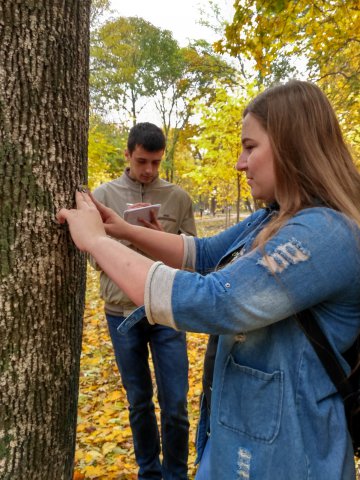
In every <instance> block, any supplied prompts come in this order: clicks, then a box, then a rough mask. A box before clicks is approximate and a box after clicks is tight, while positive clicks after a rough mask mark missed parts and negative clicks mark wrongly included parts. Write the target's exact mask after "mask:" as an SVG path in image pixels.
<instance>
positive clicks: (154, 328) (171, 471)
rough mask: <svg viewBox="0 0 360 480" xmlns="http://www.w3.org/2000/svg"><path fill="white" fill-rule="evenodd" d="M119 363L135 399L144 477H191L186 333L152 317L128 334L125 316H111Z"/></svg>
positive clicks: (135, 435) (136, 445)
mask: <svg viewBox="0 0 360 480" xmlns="http://www.w3.org/2000/svg"><path fill="white" fill-rule="evenodd" d="M106 319H107V321H108V327H109V332H110V337H111V340H112V343H113V347H114V352H115V358H116V363H117V365H118V368H119V371H120V374H121V378H122V382H123V386H124V388H125V390H126V395H127V399H128V401H129V411H130V415H129V418H130V426H131V430H132V434H133V440H134V450H135V457H136V461H137V464H138V465H139V475H138V478H139V479H141V480H145V479H146V480H150V479H151V480H155V479H156V480H160V479H164V480H186V479H187V478H188V476H187V460H188V448H189V420H188V414H187V393H188V390H189V383H188V358H187V348H186V336H185V333H183V332H178V331H176V330H173V329H172V328H169V327H164V326H162V325H150V324H149V323H148V321H147V319H146V318H144V319H142V320H141V321H140V322H138V323H137V324H136V325H134V326H133V327H132V328H131V329H130V330H129V332H128V333H127V334H126V335H120V334H119V333H118V331H117V327H118V326H119V324H120V323H121V322H122V321H123V320H124V317H118V316H113V315H108V314H106ZM149 346H150V350H151V355H152V359H153V363H154V370H155V377H156V384H157V392H158V400H159V405H160V410H161V440H162V454H163V460H162V464H161V463H160V458H159V454H160V435H159V429H158V426H157V421H156V416H155V409H154V403H153V399H152V397H153V386H152V380H151V374H150V368H149Z"/></svg>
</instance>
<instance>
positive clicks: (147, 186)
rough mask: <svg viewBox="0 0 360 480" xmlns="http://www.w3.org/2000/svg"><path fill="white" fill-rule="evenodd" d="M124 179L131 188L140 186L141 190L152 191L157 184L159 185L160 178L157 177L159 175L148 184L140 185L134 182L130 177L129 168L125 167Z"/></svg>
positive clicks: (136, 181)
mask: <svg viewBox="0 0 360 480" xmlns="http://www.w3.org/2000/svg"><path fill="white" fill-rule="evenodd" d="M124 179H125V181H126V182H127V183H128V184H129V185H131V186H134V187H135V186H141V188H142V189H143V190H148V189H150V190H151V189H152V188H154V187H155V186H157V184H159V183H160V177H159V174H158V175H157V176H156V177H155V178H154V180H152V181H151V182H150V183H146V184H145V183H141V182H139V181H138V180H134V179H133V178H131V177H130V167H126V168H125V171H124Z"/></svg>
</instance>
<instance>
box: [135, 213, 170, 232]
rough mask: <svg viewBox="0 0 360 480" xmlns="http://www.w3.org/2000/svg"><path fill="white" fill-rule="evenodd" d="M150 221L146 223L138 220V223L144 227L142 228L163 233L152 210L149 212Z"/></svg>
mask: <svg viewBox="0 0 360 480" xmlns="http://www.w3.org/2000/svg"><path fill="white" fill-rule="evenodd" d="M150 219H151V220H150V222H148V221H147V220H144V219H143V218H139V222H141V223H142V224H143V225H144V227H147V228H151V229H152V230H159V231H160V232H163V231H164V229H163V227H162V225H161V223H160V222H159V220H158V219H157V216H156V215H155V212H153V211H152V210H150Z"/></svg>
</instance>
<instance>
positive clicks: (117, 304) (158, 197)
mask: <svg viewBox="0 0 360 480" xmlns="http://www.w3.org/2000/svg"><path fill="white" fill-rule="evenodd" d="M128 172H129V169H128V168H127V169H126V170H125V172H124V173H123V175H122V176H121V177H119V178H117V179H115V180H112V181H111V182H107V183H104V184H103V185H101V186H100V187H98V188H97V189H96V190H94V192H93V194H94V196H95V198H96V199H97V200H99V201H100V202H101V203H103V204H104V205H106V206H107V207H110V208H112V209H113V210H114V211H115V212H116V213H117V214H119V215H120V216H121V217H123V214H124V210H126V209H127V206H126V204H127V203H139V202H144V203H151V204H155V203H160V204H161V207H160V211H159V214H158V219H159V221H160V223H161V225H162V227H163V229H164V230H165V231H166V232H169V233H176V234H180V233H184V234H186V235H192V236H195V235H196V227H195V220H194V213H193V206H192V201H191V198H190V196H189V195H188V193H186V192H185V191H184V190H182V189H181V188H180V187H179V186H178V185H174V184H172V183H169V182H167V181H165V180H162V179H161V178H159V177H157V178H156V179H154V180H153V181H152V182H151V183H150V184H147V185H144V184H142V183H140V182H138V181H136V180H132V179H131V178H130V177H129V174H128ZM122 243H124V244H126V245H128V246H129V244H128V243H126V242H122ZM130 247H131V246H130ZM134 249H135V248H134ZM89 260H90V263H91V265H92V266H93V267H94V268H96V269H98V267H97V265H96V263H95V261H94V259H92V258H89ZM100 296H101V298H102V299H103V300H104V301H105V311H106V313H109V314H112V315H120V316H122V315H125V316H126V315H129V314H130V313H131V312H132V311H133V310H134V309H135V308H136V306H135V305H134V304H133V303H132V301H131V300H130V299H129V298H128V297H127V295H125V293H124V292H123V291H121V290H120V289H119V288H118V287H117V286H116V285H115V284H114V283H113V281H112V280H110V279H109V277H108V276H107V275H106V274H105V273H104V272H101V273H100Z"/></svg>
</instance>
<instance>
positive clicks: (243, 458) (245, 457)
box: [237, 447, 251, 479]
mask: <svg viewBox="0 0 360 480" xmlns="http://www.w3.org/2000/svg"><path fill="white" fill-rule="evenodd" d="M250 461H251V453H250V452H249V450H246V448H241V447H240V448H239V450H238V461H237V466H238V471H237V474H238V478H240V479H243V478H247V479H249V478H250Z"/></svg>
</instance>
